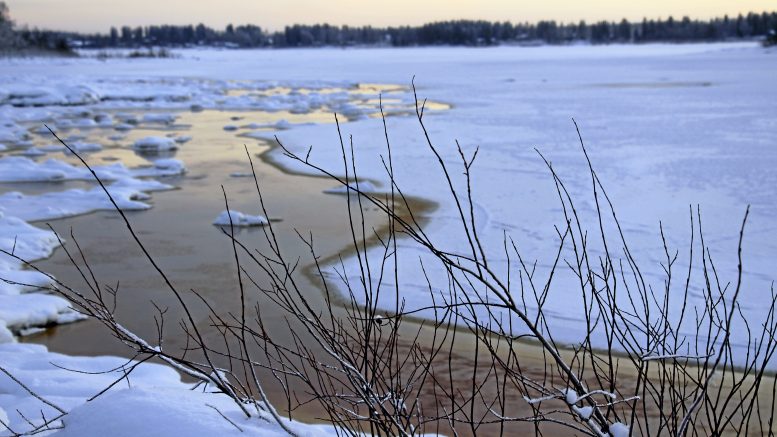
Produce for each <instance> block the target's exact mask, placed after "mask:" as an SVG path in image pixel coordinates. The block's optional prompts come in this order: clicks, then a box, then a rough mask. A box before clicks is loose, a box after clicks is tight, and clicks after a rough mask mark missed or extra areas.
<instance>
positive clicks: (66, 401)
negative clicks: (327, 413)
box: [0, 343, 336, 437]
mask: <svg viewBox="0 0 777 437" xmlns="http://www.w3.org/2000/svg"><path fill="white" fill-rule="evenodd" d="M0 363H2V364H3V367H4V368H5V369H6V370H8V371H9V372H10V373H11V374H13V375H14V377H16V378H17V379H19V380H20V381H21V382H22V383H23V384H25V385H26V386H27V387H28V388H29V389H31V390H32V391H33V392H35V393H36V394H38V395H40V396H41V397H42V398H44V399H46V400H47V401H49V402H51V403H53V404H54V405H56V406H57V407H58V408H61V409H63V410H64V411H66V412H69V414H68V415H66V416H65V417H64V418H63V419H62V420H61V421H59V422H57V423H56V425H64V428H63V429H61V430H60V431H58V432H57V434H56V435H58V436H84V435H106V436H112V437H122V436H127V437H130V436H138V435H158V436H172V435H186V436H216V435H261V436H276V435H277V436H283V435H288V434H286V433H285V432H284V431H283V430H282V429H281V428H280V426H278V425H277V424H275V423H274V422H273V421H272V419H271V418H270V417H269V416H262V415H258V416H255V417H253V418H250V419H248V418H246V417H245V416H244V415H243V413H242V412H241V411H240V410H239V409H238V407H237V406H236V405H234V403H233V402H232V401H231V400H229V399H228V398H227V397H226V396H223V395H220V394H214V393H209V392H205V393H203V392H202V391H200V390H191V388H192V386H191V384H186V383H183V382H181V380H180V376H179V375H178V374H177V373H176V372H175V371H173V370H172V369H171V368H169V367H166V366H162V365H159V364H151V363H143V364H140V365H139V366H137V368H136V369H135V370H134V371H133V372H132V373H131V374H130V375H129V379H128V381H126V382H124V381H122V383H120V384H116V385H115V386H114V387H113V388H111V389H110V390H108V391H107V392H106V393H105V394H104V395H102V396H100V397H98V398H96V399H94V400H93V401H91V402H86V400H87V399H89V398H90V397H92V396H94V395H95V394H97V393H98V392H100V391H102V390H103V389H105V388H107V387H108V386H109V385H111V383H113V382H114V381H115V380H116V379H119V378H120V377H121V376H122V369H125V368H127V367H128V366H129V365H131V364H133V363H127V360H126V359H123V358H118V357H71V356H67V355H61V354H57V353H52V352H48V351H47V350H46V348H45V347H43V346H39V345H34V344H15V343H8V344H0ZM66 369H75V370H78V372H74V371H70V370H66ZM111 369H113V370H111ZM53 381H56V383H52V382H53ZM128 386H129V388H128ZM0 393H2V394H1V395H0V419H3V421H4V422H6V423H8V424H9V426H10V427H11V428H12V429H14V430H15V431H16V432H25V431H28V430H30V429H31V427H30V425H29V424H28V423H27V422H26V421H25V419H24V417H27V418H32V421H33V423H35V424H39V423H40V417H41V414H43V415H45V417H47V418H54V417H57V416H58V415H59V414H60V413H59V412H58V411H57V410H56V409H55V408H53V407H52V406H50V405H47V404H45V403H43V402H41V401H40V400H39V399H37V398H35V397H33V396H32V395H30V394H29V393H28V392H27V391H26V390H25V389H24V388H22V387H21V386H20V385H19V384H17V383H16V382H14V381H13V380H11V379H10V378H9V377H8V376H6V375H5V374H4V373H0ZM217 410H218V411H217ZM252 412H253V410H252ZM219 413H221V414H224V416H226V417H228V418H229V420H231V421H232V422H233V423H234V424H235V425H237V426H238V427H240V429H237V428H236V427H235V426H234V425H232V424H230V423H229V422H228V421H227V420H225V419H224V418H223V417H222V416H221V414H219ZM6 419H7V420H6ZM9 422H10V423H9ZM288 425H289V426H290V427H291V428H292V429H294V430H295V431H296V432H297V433H298V434H299V435H305V436H331V435H336V433H335V431H334V429H332V428H331V427H329V426H326V425H304V424H299V423H291V422H289V423H288ZM241 430H242V431H241ZM0 434H2V435H6V433H3V432H0Z"/></svg>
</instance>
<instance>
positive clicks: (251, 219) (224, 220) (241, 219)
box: [213, 210, 267, 226]
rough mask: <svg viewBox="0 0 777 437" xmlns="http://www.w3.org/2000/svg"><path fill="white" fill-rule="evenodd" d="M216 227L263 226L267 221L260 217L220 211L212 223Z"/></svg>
mask: <svg viewBox="0 0 777 437" xmlns="http://www.w3.org/2000/svg"><path fill="white" fill-rule="evenodd" d="M213 224H214V225H216V226H230V224H231V225H234V226H264V225H266V224H267V219H266V218H265V217H264V216H261V215H249V214H244V213H242V212H240V211H233V210H229V211H226V210H225V211H222V212H221V213H220V214H219V215H218V217H216V220H214V221H213Z"/></svg>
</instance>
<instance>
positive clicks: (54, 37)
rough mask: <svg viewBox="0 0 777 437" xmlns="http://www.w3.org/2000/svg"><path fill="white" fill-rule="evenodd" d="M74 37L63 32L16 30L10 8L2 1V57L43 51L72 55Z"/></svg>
mask: <svg viewBox="0 0 777 437" xmlns="http://www.w3.org/2000/svg"><path fill="white" fill-rule="evenodd" d="M72 37H73V36H72V35H70V34H64V33H61V32H51V31H44V30H37V29H36V30H30V29H14V22H13V20H11V17H10V15H9V13H8V6H6V4H5V2H3V1H0V55H3V54H8V53H20V52H30V53H32V52H41V51H44V52H56V53H60V54H72V51H71V41H72Z"/></svg>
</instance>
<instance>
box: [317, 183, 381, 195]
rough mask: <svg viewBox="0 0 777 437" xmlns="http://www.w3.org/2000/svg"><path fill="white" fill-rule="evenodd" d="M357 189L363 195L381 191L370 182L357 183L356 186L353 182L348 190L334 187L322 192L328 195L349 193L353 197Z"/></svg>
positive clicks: (340, 186) (343, 187) (342, 186)
mask: <svg viewBox="0 0 777 437" xmlns="http://www.w3.org/2000/svg"><path fill="white" fill-rule="evenodd" d="M357 187H358V189H359V191H361V192H362V193H364V194H376V193H380V192H381V191H382V190H380V189H379V188H378V187H376V186H375V184H373V183H372V182H370V181H359V184H358V185H356V183H355V182H351V183H350V188H349V187H348V186H346V185H338V186H336V187H333V188H329V189H326V190H324V192H325V193H328V194H348V192H349V191H350V194H351V195H354V194H356V191H355V190H356V188H357Z"/></svg>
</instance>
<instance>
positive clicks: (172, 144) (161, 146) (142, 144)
mask: <svg viewBox="0 0 777 437" xmlns="http://www.w3.org/2000/svg"><path fill="white" fill-rule="evenodd" d="M132 147H134V148H135V150H140V151H143V152H161V151H165V150H176V149H177V148H178V143H176V141H175V140H173V139H172V138H167V137H153V136H151V137H144V138H141V139H139V140H137V141H135V143H134V144H133V145H132Z"/></svg>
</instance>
